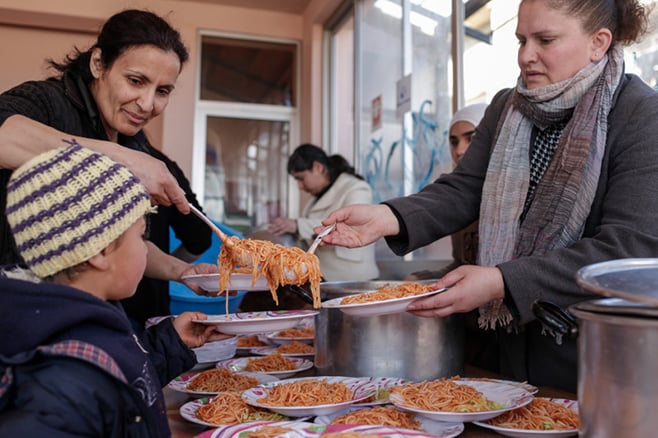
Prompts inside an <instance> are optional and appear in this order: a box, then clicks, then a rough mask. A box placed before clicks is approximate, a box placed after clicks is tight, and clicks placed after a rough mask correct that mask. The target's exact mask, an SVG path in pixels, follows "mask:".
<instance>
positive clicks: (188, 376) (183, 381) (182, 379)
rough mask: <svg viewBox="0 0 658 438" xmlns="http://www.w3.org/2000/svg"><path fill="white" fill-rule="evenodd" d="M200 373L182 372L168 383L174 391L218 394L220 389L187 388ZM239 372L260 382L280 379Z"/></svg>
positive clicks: (260, 374) (266, 375)
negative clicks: (196, 389)
mask: <svg viewBox="0 0 658 438" xmlns="http://www.w3.org/2000/svg"><path fill="white" fill-rule="evenodd" d="M199 374H201V372H196V373H185V374H181V375H180V376H178V377H176V378H175V379H174V380H172V381H171V382H169V383H168V384H167V386H168V387H169V388H171V389H173V390H174V391H178V392H184V393H186V394H193V395H215V394H217V393H218V391H211V392H205V391H191V390H189V389H187V385H188V384H189V383H190V382H191V381H192V379H194V378H195V377H196V376H198V375H199ZM239 374H243V375H245V376H249V377H253V378H255V379H256V380H258V384H261V383H270V382H276V381H277V380H279V378H278V377H276V376H272V375H270V374H263V373H248V372H240V373H239Z"/></svg>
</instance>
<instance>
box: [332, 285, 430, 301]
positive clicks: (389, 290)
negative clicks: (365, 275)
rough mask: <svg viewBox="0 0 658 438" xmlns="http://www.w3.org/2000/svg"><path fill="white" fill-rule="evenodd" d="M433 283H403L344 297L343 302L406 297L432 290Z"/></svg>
mask: <svg viewBox="0 0 658 438" xmlns="http://www.w3.org/2000/svg"><path fill="white" fill-rule="evenodd" d="M432 290H433V285H424V284H419V283H403V284H400V285H398V286H392V287H383V288H381V289H379V290H376V291H374V292H366V293H362V294H358V295H351V296H349V297H345V298H343V299H342V300H341V301H340V303H341V304H363V303H371V302H374V301H386V300H393V299H395V298H404V297H408V296H413V295H419V294H422V293H425V292H431V291H432Z"/></svg>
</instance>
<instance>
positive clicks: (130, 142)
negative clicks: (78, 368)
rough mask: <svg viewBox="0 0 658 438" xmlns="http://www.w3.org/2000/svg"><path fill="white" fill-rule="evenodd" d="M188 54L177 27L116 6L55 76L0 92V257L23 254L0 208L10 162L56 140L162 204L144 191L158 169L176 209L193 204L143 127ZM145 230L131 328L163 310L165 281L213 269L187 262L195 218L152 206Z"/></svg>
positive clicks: (200, 244)
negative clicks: (175, 240) (115, 167)
mask: <svg viewBox="0 0 658 438" xmlns="http://www.w3.org/2000/svg"><path fill="white" fill-rule="evenodd" d="M187 59H188V52H187V49H186V48H185V46H184V44H183V43H182V41H181V38H180V34H179V33H178V31H176V30H175V29H173V28H172V27H171V26H170V25H169V24H168V23H167V22H166V21H165V20H164V19H162V18H161V17H159V16H157V15H156V14H153V13H151V12H148V11H142V10H124V11H122V12H119V13H117V14H115V15H114V16H112V17H110V18H109V19H108V20H107V21H106V22H105V24H104V25H103V27H102V29H101V32H100V34H99V35H98V38H97V40H96V43H95V44H94V45H93V46H92V47H91V48H90V49H89V50H87V51H84V52H82V51H80V50H78V49H77V48H76V49H75V51H74V52H73V54H71V55H69V56H67V57H66V59H65V61H64V62H61V63H58V62H55V61H52V60H51V61H50V64H51V66H52V67H53V68H54V69H55V70H56V71H58V73H59V74H58V75H57V76H54V77H51V78H49V79H47V80H43V81H28V82H25V83H23V84H20V85H18V86H16V87H14V88H12V89H10V90H8V91H6V92H4V93H3V94H2V95H0V145H2V147H1V148H0V168H2V169H3V170H0V181H1V183H0V203H1V206H2V207H3V213H2V214H1V215H0V254H1V256H0V262H1V263H2V264H9V263H20V262H21V261H22V260H21V258H20V257H19V255H18V253H17V251H16V247H15V243H14V241H13V238H12V237H11V233H10V232H9V229H8V225H7V220H6V217H5V215H4V205H5V203H6V185H7V181H8V179H9V176H10V174H11V169H15V168H16V167H18V166H19V165H21V164H22V163H24V162H25V161H27V160H28V159H29V158H31V157H32V156H34V155H36V154H38V153H39V152H42V151H44V150H47V149H52V148H56V147H59V146H62V145H63V143H62V141H63V140H71V139H75V140H76V141H77V142H78V143H80V144H81V145H83V146H85V147H88V148H90V149H94V150H96V151H98V152H101V153H104V154H106V155H108V156H110V157H111V158H114V159H115V160H117V161H119V162H121V163H125V164H126V165H127V166H128V167H129V168H131V169H132V170H133V171H135V173H136V174H137V175H138V176H139V177H140V179H141V180H142V182H143V183H144V184H145V185H146V186H147V187H148V188H149V191H150V192H151V196H152V198H153V199H154V200H155V201H156V202H157V201H160V203H164V204H168V203H169V202H168V201H167V199H166V198H163V197H162V195H161V194H158V192H157V189H156V190H152V187H153V186H149V181H151V179H152V178H153V177H154V176H156V174H157V172H158V170H159V172H160V173H164V172H163V171H166V174H167V175H168V176H167V178H170V179H171V180H172V183H171V186H172V187H175V188H176V190H179V191H181V194H182V197H181V199H180V200H179V201H178V204H179V205H185V207H184V208H181V209H182V210H183V211H184V212H187V210H188V207H187V203H188V202H191V203H192V204H194V205H195V206H197V207H199V204H198V202H197V200H196V197H195V195H194V193H192V190H191V188H190V184H189V182H188V180H187V178H186V177H185V175H184V174H183V172H182V171H181V169H180V168H179V167H178V166H177V165H176V163H174V162H173V161H172V160H170V159H169V158H167V157H166V156H165V155H164V154H163V153H161V152H160V151H158V150H157V149H155V148H154V147H153V146H151V144H149V142H148V139H147V138H146V136H145V135H144V132H143V128H144V126H145V125H146V124H147V123H148V122H149V121H150V120H151V119H153V118H155V117H157V116H158V115H160V114H161V113H162V112H163V111H164V109H165V108H166V106H167V104H168V102H169V97H170V95H171V93H172V92H173V90H174V88H175V85H176V80H177V79H178V76H179V74H180V72H181V69H182V67H183V65H184V63H185V62H186V61H187ZM170 225H171V226H172V227H173V228H174V230H175V232H176V235H177V237H179V238H180V240H181V242H182V246H183V248H181V249H180V251H179V252H178V254H180V258H178V257H174V256H171V255H169V254H168V251H169V230H168V228H169V226H170ZM149 236H150V237H149V238H150V239H151V241H150V242H147V243H148V249H149V254H148V265H147V269H146V273H145V277H146V278H145V279H144V280H143V281H142V283H140V286H139V288H138V291H137V293H136V294H135V297H133V298H132V299H131V301H129V302H127V303H126V305H127V310H128V313H129V316H131V317H132V319H133V320H134V321H135V322H136V323H137V324H138V325H141V324H142V323H143V322H144V320H145V319H146V318H148V317H150V316H154V315H162V314H169V291H168V280H176V281H181V277H182V276H184V275H186V274H195V273H210V272H216V266H214V265H210V264H198V265H192V264H190V263H188V262H189V261H192V260H193V259H194V258H195V256H196V255H199V254H201V253H203V251H205V249H206V248H208V247H209V246H210V237H211V236H210V230H209V229H208V227H206V226H204V224H203V223H202V222H201V221H200V220H199V219H198V218H196V217H195V216H192V215H187V214H183V213H181V211H179V210H178V209H177V208H176V207H173V206H166V205H165V206H160V208H159V210H158V213H157V214H154V215H151V219H150V223H149ZM118 274H119V275H120V273H118ZM154 279H157V280H154ZM190 286H191V287H193V288H196V286H194V285H190ZM196 290H197V292H200V290H198V289H196Z"/></svg>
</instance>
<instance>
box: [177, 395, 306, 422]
mask: <svg viewBox="0 0 658 438" xmlns="http://www.w3.org/2000/svg"><path fill="white" fill-rule="evenodd" d="M179 412H180V415H181V417H183V418H184V419H186V420H187V421H189V422H191V423H196V424H202V425H204V426H212V427H217V426H224V425H230V424H241V423H249V422H253V421H287V420H291V418H289V417H286V416H285V415H281V414H277V413H276V412H272V411H270V410H267V409H261V408H255V407H253V406H249V405H248V404H247V403H245V402H244V400H242V398H241V397H240V393H238V392H230V391H229V392H220V393H219V394H217V395H216V396H214V397H204V398H200V399H196V400H192V401H189V402H187V403H185V404H183V405H182V406H181V407H180V409H179ZM306 419H308V418H306Z"/></svg>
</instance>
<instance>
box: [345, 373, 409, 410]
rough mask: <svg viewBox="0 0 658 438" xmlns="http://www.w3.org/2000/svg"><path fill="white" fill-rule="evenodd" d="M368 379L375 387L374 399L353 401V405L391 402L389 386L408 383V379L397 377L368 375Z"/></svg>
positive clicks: (373, 404) (374, 404)
mask: <svg viewBox="0 0 658 438" xmlns="http://www.w3.org/2000/svg"><path fill="white" fill-rule="evenodd" d="M370 381H371V382H372V383H374V384H375V387H376V388H377V394H376V397H375V400H373V401H363V402H359V403H354V406H377V405H385V404H388V403H390V402H391V400H390V398H389V396H390V395H391V392H390V388H391V387H393V386H398V385H403V384H405V383H409V380H406V379H399V378H397V377H370Z"/></svg>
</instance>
